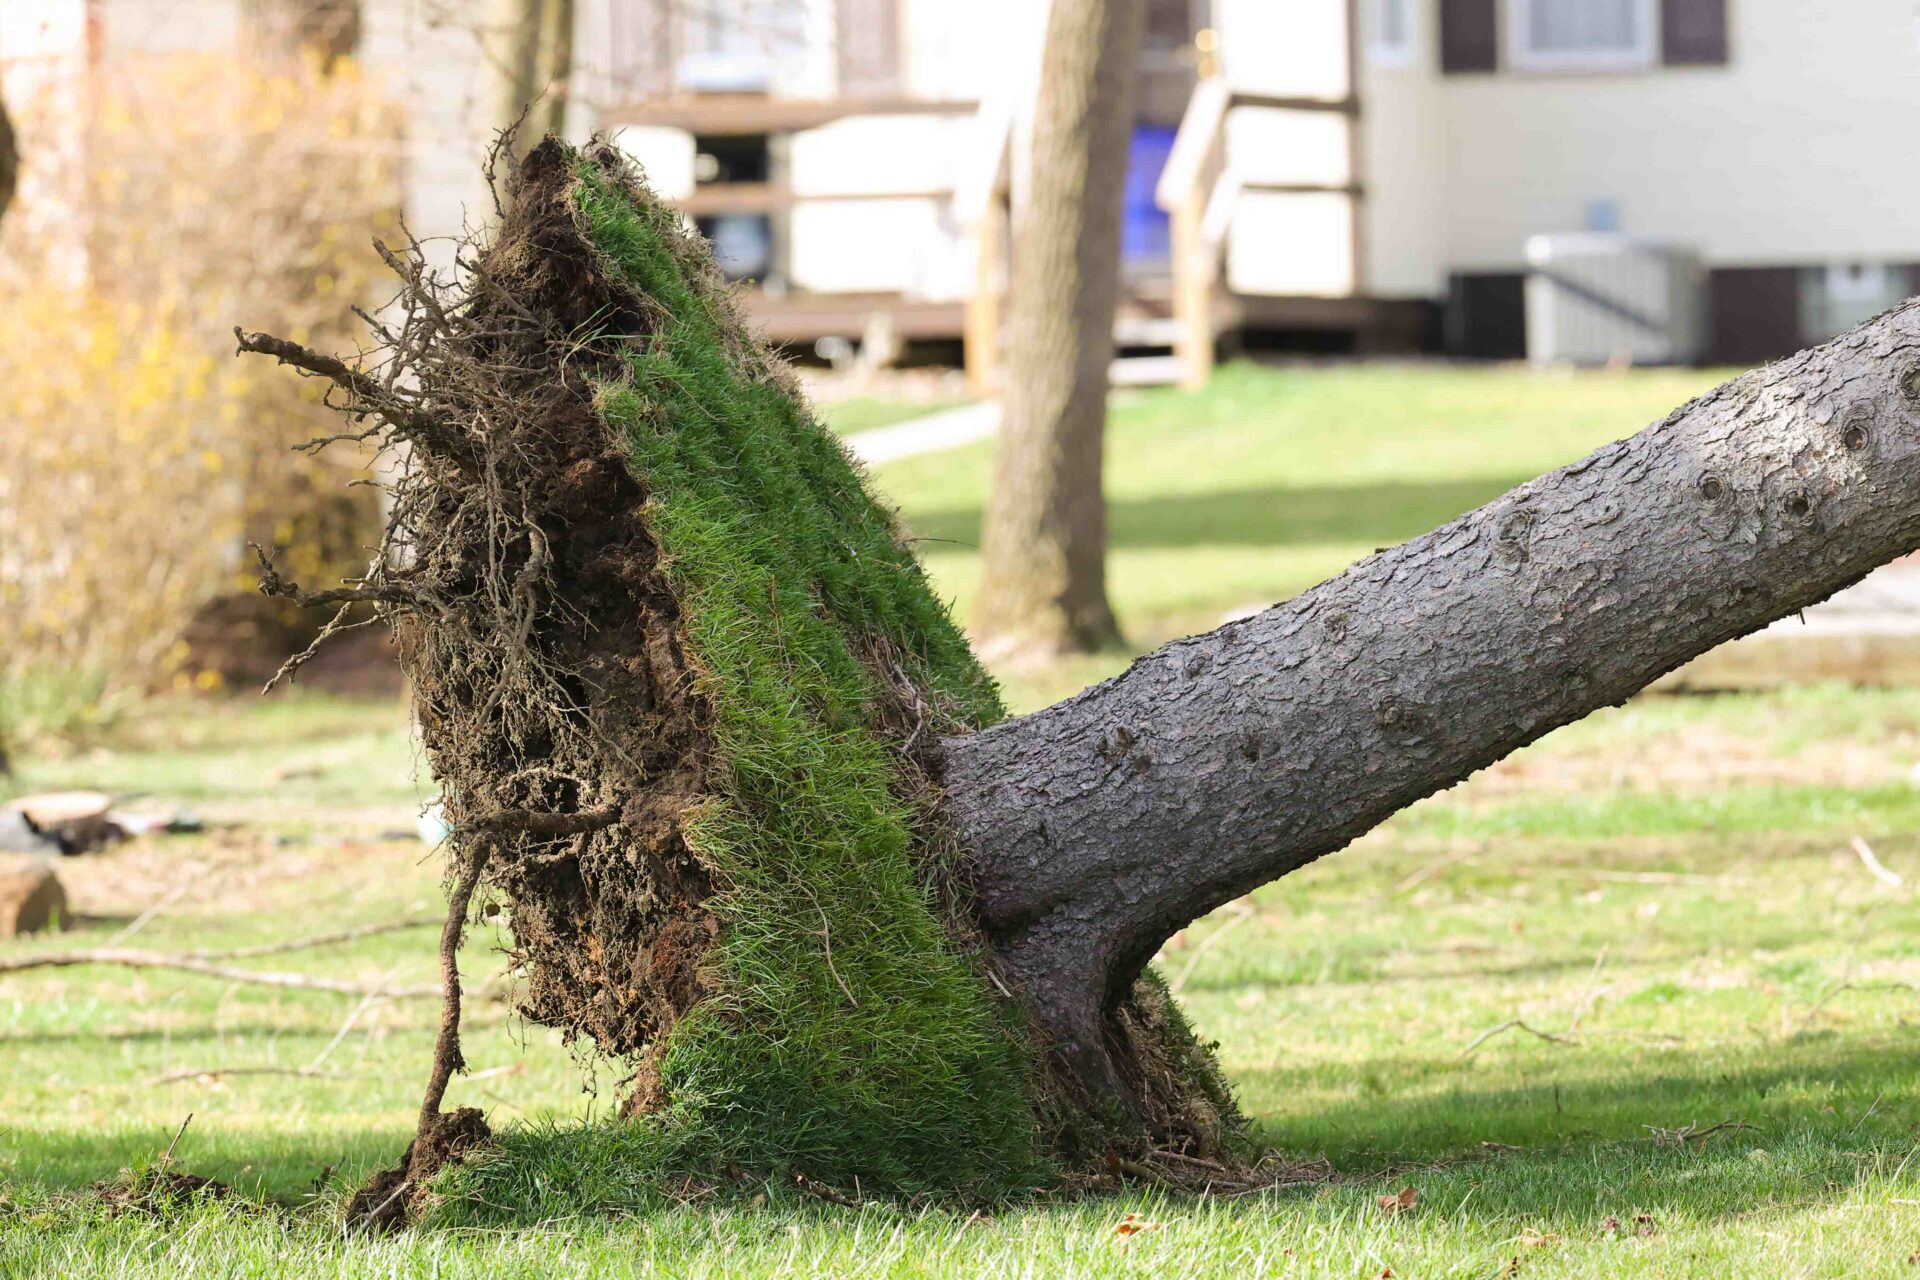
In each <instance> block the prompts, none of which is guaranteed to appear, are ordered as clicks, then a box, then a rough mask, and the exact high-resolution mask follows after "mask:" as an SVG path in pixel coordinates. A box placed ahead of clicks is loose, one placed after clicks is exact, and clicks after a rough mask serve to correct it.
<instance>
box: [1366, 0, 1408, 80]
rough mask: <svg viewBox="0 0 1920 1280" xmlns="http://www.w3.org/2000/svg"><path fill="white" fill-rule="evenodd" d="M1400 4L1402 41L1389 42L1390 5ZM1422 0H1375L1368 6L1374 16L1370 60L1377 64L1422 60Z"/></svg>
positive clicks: (1405, 64)
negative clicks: (1388, 15)
mask: <svg viewBox="0 0 1920 1280" xmlns="http://www.w3.org/2000/svg"><path fill="white" fill-rule="evenodd" d="M1390 5H1398V6H1399V8H1400V21H1401V29H1400V43H1398V44H1392V43H1389V42H1388V40H1387V38H1386V32H1387V8H1388V6H1390ZM1420 8H1421V6H1420V3H1419V0H1372V2H1371V3H1370V4H1369V5H1368V7H1367V13H1368V17H1369V19H1370V23H1369V29H1368V31H1367V61H1368V62H1370V63H1372V64H1373V65H1374V66H1376V67H1411V66H1413V65H1414V64H1415V63H1417V62H1418V61H1419V60H1420Z"/></svg>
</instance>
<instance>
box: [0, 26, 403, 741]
mask: <svg viewBox="0 0 1920 1280" xmlns="http://www.w3.org/2000/svg"><path fill="white" fill-rule="evenodd" d="M100 74H101V80H100V82H98V83H97V87H96V90H95V92H94V93H93V94H92V95H91V104H92V105H91V118H90V119H89V120H88V121H87V122H86V123H87V125H88V127H87V128H86V129H85V130H84V131H81V132H77V133H76V132H75V131H74V130H73V122H72V121H71V120H67V119H64V118H63V116H64V112H63V111H62V110H59V109H57V108H59V107H61V106H62V104H63V102H65V103H67V104H70V102H71V99H70V98H68V99H64V100H63V99H62V98H61V97H60V95H58V94H54V95H51V96H50V98H49V103H48V106H47V109H46V110H45V111H42V112H36V110H35V104H34V103H32V102H27V103H20V104H15V111H16V115H17V123H18V130H19V134H20V139H21V150H22V154H23V155H25V156H27V157H30V158H31V157H35V156H39V157H41V163H42V164H43V165H51V164H53V163H55V162H58V163H60V164H61V165H63V168H62V169H61V171H60V172H58V173H56V174H53V175H50V176H49V178H48V180H45V181H43V182H42V183H41V184H40V185H39V187H38V188H37V189H36V190H35V191H32V192H25V193H23V197H22V203H21V204H20V205H16V207H15V211H14V213H12V214H10V215H9V217H8V219H7V222H6V223H5V224H4V225H3V226H0V264H4V265H3V266H0V698H4V696H5V690H6V688H7V687H8V686H9V684H13V685H18V684H19V683H20V682H22V681H23V680H25V679H26V678H27V676H28V675H29V674H30V673H34V672H39V673H45V672H48V671H59V672H67V673H72V672H86V673H91V675H92V676H93V677H94V678H93V680H92V682H91V685H90V687H96V688H109V689H111V688H119V689H138V688H151V687H153V686H155V685H157V684H174V685H179V686H183V687H189V686H195V685H198V686H199V687H205V686H206V685H207V684H208V683H209V682H210V677H209V675H208V673H207V672H205V671H201V670H195V669H190V668H189V667H187V666H186V665H185V664H186V663H187V660H188V656H189V655H188V653H187V651H186V646H185V644H184V639H185V637H186V635H187V633H188V628H189V626H190V624H191V623H192V622H193V620H194V618H195V617H196V615H197V614H199V613H201V612H202V611H203V610H204V609H205V608H206V606H207V605H208V602H209V601H211V600H214V599H216V598H218V597H221V596H223V595H230V594H233V593H237V592H246V591H250V590H251V588H252V585H253V573H252V569H253V562H252V558H251V555H250V553H248V551H247V549H246V543H247V541H248V540H254V541H258V542H261V543H263V544H267V545H277V546H278V547H280V548H283V549H285V550H286V553H287V556H288V559H287V562H286V568H287V570H288V572H289V573H290V575H291V576H296V577H299V578H302V579H308V580H311V579H318V578H324V577H338V576H340V574H341V573H343V572H351V571H352V570H353V568H354V567H355V566H357V565H363V564H364V562H365V556H366V554H367V552H366V551H365V550H364V549H363V548H365V547H368V546H370V545H371V544H372V543H373V542H374V541H375V540H376V536H377V527H378V514H377V511H375V510H374V509H373V499H372V497H371V493H372V491H371V490H369V489H361V490H358V491H356V492H357V493H359V494H361V495H365V500H364V501H356V500H348V499H345V498H343V497H342V495H343V493H344V492H345V491H346V481H347V480H348V479H350V477H348V476H344V475H342V474H341V473H342V469H343V466H353V465H362V466H363V465H366V463H367V462H368V459H365V458H343V457H341V456H324V455H323V456H321V457H313V456H309V455H307V454H304V453H296V452H292V449H293V446H295V445H297V444H299V443H300V442H302V441H305V440H308V439H310V438H312V437H315V436H319V435H324V434H328V433H330V432H331V431H333V430H335V429H336V428H335V427H334V426H333V425H332V423H333V422H334V421H335V419H333V416H332V415H331V414H330V413H328V412H327V411H326V410H325V409H324V408H323V407H322V406H321V405H320V404H319V388H318V387H316V386H313V385H312V384H307V385H302V384H300V383H298V382H297V381H295V380H293V379H290V378H287V377H285V376H284V375H283V374H281V372H280V371H277V370H274V369H271V368H268V367H265V366H263V365H261V364H260V362H258V361H251V362H241V361H237V360H235V359H234V358H233V351H234V340H233V334H232V330H233V327H234V326H235V325H236V324H244V325H245V326H246V327H247V328H249V329H253V328H262V329H268V330H272V331H276V332H280V333H284V334H287V335H289V336H292V337H296V338H298V339H300V340H302V341H308V342H314V343H318V344H319V345H322V346H350V345H352V344H353V342H354V341H355V339H356V338H357V336H358V335H357V334H356V333H355V332H354V331H353V330H352V329H350V328H348V327H347V326H346V325H345V324H343V322H342V319H341V317H342V316H343V315H345V314H346V313H347V310H348V307H349V306H350V305H351V304H354V303H367V302H371V301H373V293H374V290H375V288H376V281H375V279H374V278H373V275H372V270H374V269H377V267H378V264H377V262H376V261H375V260H374V259H373V255H372V254H371V253H370V252H369V250H368V248H367V241H368V238H369V237H370V236H373V235H385V236H392V235H393V234H394V233H395V231H396V229H397V208H398V204H399V197H398V185H399V184H398V177H399V174H398V163H399V160H398V156H399V142H398V139H399V129H398V122H397V115H396V112H395V111H394V109H393V108H392V107H391V106H390V105H388V104H387V103H386V102H384V101H383V100H382V98H381V96H380V94H379V93H378V92H377V91H376V90H375V89H374V87H373V86H371V85H370V84H368V83H367V82H366V81H365V80H363V79H362V78H361V77H360V75H359V74H358V73H357V72H356V71H355V69H354V68H353V66H352V65H351V64H350V63H336V64H334V66H333V67H332V68H331V69H330V70H329V71H328V72H325V73H323V72H322V71H321V69H320V68H319V67H318V66H317V65H312V64H306V63H298V62H287V63H284V64H281V65H276V66H274V67H272V68H271V69H269V70H260V69H257V68H249V67H246V66H244V65H242V64H241V63H239V62H238V61H237V60H236V59H234V58H232V57H230V56H224V55H220V56H216V55H205V54H187V55H167V56H164V57H143V58H139V59H121V60H116V61H115V62H113V63H111V64H109V65H108V67H106V68H105V69H104V71H103V72H101V73H100ZM75 138H79V139H82V141H81V142H80V143H78V144H76V143H75V141H74V139H75ZM30 200H37V201H38V202H39V204H38V207H37V208H35V209H33V210H31V212H30V214H29V215H28V216H21V214H22V212H23V206H24V205H26V204H27V202H29V201H30ZM370 263H372V264H373V267H372V268H371V269H370V267H369V264H370ZM331 452H333V451H330V453H331ZM5 713H6V708H5V707H4V706H3V705H0V717H4V715H5ZM15 714H16V717H17V716H18V712H17V711H16V713H15Z"/></svg>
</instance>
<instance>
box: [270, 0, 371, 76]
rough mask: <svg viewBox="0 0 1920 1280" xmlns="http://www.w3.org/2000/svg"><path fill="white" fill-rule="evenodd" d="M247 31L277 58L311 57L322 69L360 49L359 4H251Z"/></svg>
mask: <svg viewBox="0 0 1920 1280" xmlns="http://www.w3.org/2000/svg"><path fill="white" fill-rule="evenodd" d="M246 16H247V31H248V35H249V37H250V38H251V39H252V40H253V42H254V45H255V48H256V49H257V50H258V51H260V52H262V53H265V54H268V55H269V56H275V57H311V58H315V59H318V61H319V63H320V65H321V67H322V68H326V67H331V66H332V65H333V64H334V63H335V62H337V61H338V60H339V59H341V58H351V57H352V56H353V55H354V53H355V51H356V50H358V49H359V47H360V0H250V3H249V4H248V6H247V10H246Z"/></svg>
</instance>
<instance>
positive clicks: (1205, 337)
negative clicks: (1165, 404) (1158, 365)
mask: <svg viewBox="0 0 1920 1280" xmlns="http://www.w3.org/2000/svg"><path fill="white" fill-rule="evenodd" d="M1206 217H1207V191H1206V189H1205V188H1204V187H1202V186H1198V185H1196V186H1195V187H1194V188H1193V189H1191V190H1190V191H1188V192H1187V193H1186V195H1185V197H1184V198H1183V199H1182V200H1181V201H1180V203H1179V204H1178V205H1177V206H1175V208H1174V210H1173V212H1172V214H1171V215H1170V221H1171V224H1172V227H1171V229H1172V232H1173V318H1174V321H1175V323H1176V324H1177V325H1178V332H1177V333H1176V334H1175V336H1174V342H1173V353H1174V355H1175V356H1176V357H1178V358H1179V361H1180V386H1181V387H1182V389H1184V390H1187V391H1198V390H1199V389H1200V388H1202V387H1204V386H1206V385H1207V380H1208V379H1209V378H1211V377H1212V376H1213V341H1214V332H1213V285H1214V278H1215V274H1216V266H1215V263H1214V255H1213V249H1212V247H1211V246H1209V245H1208V244H1207V243H1206V235H1205V230H1204V228H1205V223H1206Z"/></svg>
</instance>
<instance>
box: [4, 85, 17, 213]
mask: <svg viewBox="0 0 1920 1280" xmlns="http://www.w3.org/2000/svg"><path fill="white" fill-rule="evenodd" d="M19 185H20V151H19V147H18V144H17V143H15V142H14V139H13V121H12V120H11V119H10V118H8V116H7V104H6V102H5V101H4V100H0V218H4V217H6V216H7V206H8V205H10V204H12V203H13V193H14V189H15V188H16V187H18V186H19Z"/></svg>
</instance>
